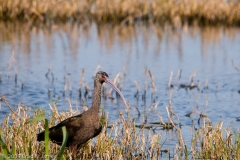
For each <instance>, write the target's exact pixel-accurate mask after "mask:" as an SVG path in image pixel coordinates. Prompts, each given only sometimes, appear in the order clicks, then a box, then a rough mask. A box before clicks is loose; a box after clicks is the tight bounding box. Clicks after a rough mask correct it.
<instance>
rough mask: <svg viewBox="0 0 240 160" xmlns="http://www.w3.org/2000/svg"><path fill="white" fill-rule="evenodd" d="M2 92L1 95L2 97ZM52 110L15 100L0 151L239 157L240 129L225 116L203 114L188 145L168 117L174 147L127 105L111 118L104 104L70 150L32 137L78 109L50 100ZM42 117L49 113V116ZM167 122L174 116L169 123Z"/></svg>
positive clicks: (9, 154)
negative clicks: (93, 127) (91, 135)
mask: <svg viewBox="0 0 240 160" xmlns="http://www.w3.org/2000/svg"><path fill="white" fill-rule="evenodd" d="M2 97H3V96H2ZM2 97H1V100H3V98H2ZM5 102H6V101H5ZM168 108H171V107H168ZM51 111H52V113H51V114H50V115H49V116H47V115H46V114H45V111H44V110H42V109H40V108H36V109H31V108H29V107H24V106H22V105H21V104H19V105H18V108H17V110H16V111H15V112H12V113H10V114H9V115H7V116H6V117H5V118H4V121H3V123H2V124H1V126H0V131H1V136H0V156H1V157H2V158H9V159H10V158H21V159H27V158H29V157H33V158H34V159H41V158H43V157H44V159H56V158H57V157H58V158H61V159H73V158H77V159H160V158H161V156H162V154H164V153H166V152H167V153H168V154H169V155H168V156H167V155H165V157H169V159H171V158H173V159H177V158H180V159H239V157H240V152H239V150H240V130H237V131H234V132H233V131H231V130H230V129H228V128H225V129H224V128H222V124H223V122H219V123H218V124H217V125H216V126H213V125H212V123H211V121H210V120H209V119H208V118H207V117H204V118H202V127H201V128H199V129H197V130H195V129H193V130H192V132H191V135H192V138H191V145H190V146H188V145H186V143H185V141H184V139H183V136H182V133H181V129H180V128H179V127H178V126H177V125H175V124H173V123H172V125H173V128H172V129H171V130H173V131H174V133H175V134H176V135H175V136H177V137H178V143H177V144H176V148H175V149H174V151H173V152H172V151H170V150H169V149H166V148H163V147H162V146H163V143H164V142H165V141H166V140H164V139H162V136H161V135H160V134H159V133H155V132H154V130H155V129H154V127H152V128H151V127H150V128H148V127H147V126H145V125H142V126H141V127H140V128H139V127H137V125H136V123H135V121H134V119H133V118H131V117H130V115H129V111H126V113H125V112H124V113H123V112H119V117H118V120H117V121H116V122H114V123H110V122H109V121H108V119H107V117H106V114H105V112H104V108H103V109H102V118H101V121H100V122H101V124H102V125H103V131H102V132H101V134H100V135H99V136H98V137H97V138H95V139H93V140H90V141H89V142H88V143H86V144H85V145H84V146H83V147H82V148H81V149H80V150H79V151H78V152H77V155H72V154H71V153H70V152H69V151H68V149H64V147H65V146H64V145H63V146H62V147H61V146H58V145H56V144H54V143H52V142H46V141H45V142H37V141H36V134H37V133H38V132H39V131H40V130H44V129H46V128H47V127H48V125H47V124H48V123H47V122H49V126H53V125H55V124H56V123H58V122H59V121H61V120H63V119H65V118H67V117H70V116H72V115H74V113H77V111H74V110H73V109H72V108H71V105H70V107H69V111H65V112H61V113H60V112H59V111H58V109H57V106H56V103H53V105H52V106H51ZM167 112H168V114H169V118H170V119H171V118H172V116H173V115H175V114H174V113H173V110H171V109H169V110H168V109H167ZM170 115H171V116H170ZM175 116H176V115H175ZM45 117H48V120H47V119H45ZM171 122H172V120H170V123H169V124H171ZM166 124H167V123H165V124H164V125H166ZM63 130H64V128H63ZM65 131H66V130H65ZM65 134H66V132H65ZM46 136H47V135H46ZM65 138H67V135H66V137H65ZM65 140H66V139H65ZM47 143H50V146H51V147H49V148H47V147H48V145H49V144H47ZM46 148H47V149H46Z"/></svg>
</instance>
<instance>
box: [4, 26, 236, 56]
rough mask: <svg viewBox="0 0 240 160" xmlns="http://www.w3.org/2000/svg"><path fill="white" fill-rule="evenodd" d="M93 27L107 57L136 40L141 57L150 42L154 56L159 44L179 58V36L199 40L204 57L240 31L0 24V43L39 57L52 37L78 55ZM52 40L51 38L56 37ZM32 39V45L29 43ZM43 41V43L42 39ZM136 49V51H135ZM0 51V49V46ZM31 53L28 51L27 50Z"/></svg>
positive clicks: (64, 47) (193, 28)
mask: <svg viewBox="0 0 240 160" xmlns="http://www.w3.org/2000/svg"><path fill="white" fill-rule="evenodd" d="M95 26H96V27H97V32H96V34H97V40H98V41H97V42H98V43H99V44H100V46H101V47H104V48H107V49H108V50H109V51H110V52H109V53H111V52H114V50H113V49H114V46H116V45H118V46H120V47H121V48H126V50H129V52H131V51H132V48H133V47H134V46H136V45H138V44H137V43H138V41H139V39H142V40H143V41H144V43H143V45H144V48H143V50H138V49H137V50H136V52H140V53H144V52H145V50H146V51H147V50H148V48H149V42H151V40H154V41H155V42H154V43H156V44H159V45H155V47H156V48H154V51H155V53H156V54H158V53H159V52H160V48H159V47H160V46H161V45H160V44H161V43H162V41H163V37H167V38H164V43H166V45H167V47H168V46H169V47H170V46H171V47H176V49H177V50H178V51H179V52H178V53H179V56H180V57H179V58H181V56H182V54H183V53H182V48H183V47H182V45H183V42H182V40H181V39H182V36H183V35H187V36H189V37H191V38H195V37H196V36H200V39H201V47H202V53H203V54H204V53H205V50H206V48H207V47H209V46H211V45H212V44H213V45H214V44H218V43H219V42H220V41H221V40H222V37H223V36H225V37H228V38H229V40H234V37H237V35H239V34H240V30H239V29H237V28H224V27H211V26H206V27H203V28H200V27H198V26H196V25H194V26H188V25H184V27H183V29H182V30H179V29H174V28H173V27H172V26H170V25H167V24H166V25H164V26H161V25H158V24H152V25H131V26H119V25H108V24H97V23H92V24H90V23H84V24H80V25H79V24H78V23H68V24H53V25H50V24H48V25H42V24H39V25H34V24H31V23H20V22H15V23H3V22H0V35H1V36H0V43H1V44H4V43H5V42H10V43H11V44H12V46H13V48H14V49H15V51H18V53H24V54H27V53H30V52H35V54H38V53H39V50H40V49H41V48H40V47H39V45H36V44H39V43H44V44H43V46H44V47H46V49H47V50H49V51H51V50H54V49H55V47H56V46H55V45H53V44H54V41H55V39H54V35H56V36H58V37H59V38H60V39H61V41H60V43H61V44H62V45H61V46H62V47H63V50H66V49H70V53H71V55H72V56H74V55H76V54H77V53H78V48H79V47H81V45H82V43H81V41H87V40H88V39H90V38H91V36H92V35H93V34H95V33H93V31H95V30H94V28H95ZM56 36H55V37H56ZM33 38H34V41H32V39H33ZM43 38H44V39H43ZM33 44H35V45H36V47H34V48H31V45H33ZM137 48H138V47H137ZM0 49H1V46H0ZM30 49H31V50H30Z"/></svg>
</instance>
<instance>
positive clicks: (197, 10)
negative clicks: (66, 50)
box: [0, 0, 240, 25]
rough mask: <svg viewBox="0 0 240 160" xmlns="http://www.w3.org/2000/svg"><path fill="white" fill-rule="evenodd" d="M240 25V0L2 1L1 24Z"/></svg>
mask: <svg viewBox="0 0 240 160" xmlns="http://www.w3.org/2000/svg"><path fill="white" fill-rule="evenodd" d="M86 18H88V19H94V20H96V21H101V22H102V21H103V22H108V21H114V22H120V23H133V22H135V21H136V20H144V21H151V22H163V21H169V22H171V23H173V24H176V25H181V24H182V23H185V22H188V23H193V22H197V23H202V24H224V25H232V24H234V25H240V1H239V0H230V1H227V0H149V1H144V0H140V1H139V0H114V1H111V3H110V2H109V1H106V0H98V1H95V0H92V1H89V0H81V1H80V0H41V1H40V0H0V19H1V20H19V19H20V20H40V21H49V20H69V19H76V20H82V21H84V20H85V19H86Z"/></svg>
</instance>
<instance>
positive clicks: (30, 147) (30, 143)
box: [28, 141, 32, 155]
mask: <svg viewBox="0 0 240 160" xmlns="http://www.w3.org/2000/svg"><path fill="white" fill-rule="evenodd" d="M28 154H29V155H32V141H30V142H29V147H28Z"/></svg>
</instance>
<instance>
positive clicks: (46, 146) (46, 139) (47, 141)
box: [44, 119, 49, 159]
mask: <svg viewBox="0 0 240 160" xmlns="http://www.w3.org/2000/svg"><path fill="white" fill-rule="evenodd" d="M44 128H45V133H44V139H45V140H44V142H45V158H46V159H49V128H48V120H47V119H45V125H44Z"/></svg>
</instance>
